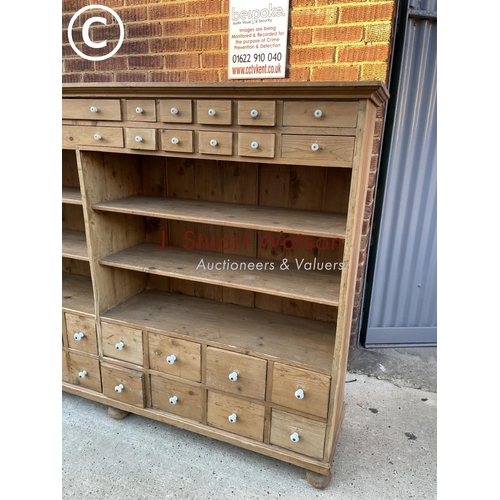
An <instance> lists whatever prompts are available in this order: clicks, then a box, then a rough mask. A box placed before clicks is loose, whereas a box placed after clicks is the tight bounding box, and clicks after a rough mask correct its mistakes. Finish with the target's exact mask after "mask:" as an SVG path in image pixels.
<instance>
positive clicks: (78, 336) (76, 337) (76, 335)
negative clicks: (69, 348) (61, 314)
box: [73, 332, 85, 340]
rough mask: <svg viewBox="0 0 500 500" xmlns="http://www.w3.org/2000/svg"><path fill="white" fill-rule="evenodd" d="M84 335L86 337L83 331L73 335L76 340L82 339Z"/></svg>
mask: <svg viewBox="0 0 500 500" xmlns="http://www.w3.org/2000/svg"><path fill="white" fill-rule="evenodd" d="M83 337H85V334H84V333H83V332H78V333H75V334H74V335H73V338H74V339H75V340H82V339H83Z"/></svg>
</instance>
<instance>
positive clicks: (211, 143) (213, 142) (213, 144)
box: [210, 139, 219, 147]
mask: <svg viewBox="0 0 500 500" xmlns="http://www.w3.org/2000/svg"><path fill="white" fill-rule="evenodd" d="M217 144H219V143H218V142H217V141H216V140H215V139H212V140H211V141H210V146H212V147H215V146H217Z"/></svg>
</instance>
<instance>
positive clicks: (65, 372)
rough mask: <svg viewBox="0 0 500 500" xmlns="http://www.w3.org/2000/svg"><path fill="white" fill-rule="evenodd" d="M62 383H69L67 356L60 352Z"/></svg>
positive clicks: (65, 353)
mask: <svg viewBox="0 0 500 500" xmlns="http://www.w3.org/2000/svg"><path fill="white" fill-rule="evenodd" d="M62 381H63V382H69V354H68V353H67V352H66V351H64V350H63V352H62Z"/></svg>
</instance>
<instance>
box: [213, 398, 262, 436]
mask: <svg viewBox="0 0 500 500" xmlns="http://www.w3.org/2000/svg"><path fill="white" fill-rule="evenodd" d="M264 415H265V407H264V405H262V404H260V403H250V402H249V401H245V400H242V399H239V398H236V397H234V396H228V395H226V394H218V393H215V392H210V391H209V392H208V408H207V424H208V425H211V426H212V427H217V428H218V429H222V430H224V431H228V432H232V433H234V434H239V435H240V436H245V437H247V438H250V439H255V440H256V441H263V439H264V422H265V418H264Z"/></svg>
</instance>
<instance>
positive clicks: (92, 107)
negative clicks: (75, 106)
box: [90, 106, 99, 113]
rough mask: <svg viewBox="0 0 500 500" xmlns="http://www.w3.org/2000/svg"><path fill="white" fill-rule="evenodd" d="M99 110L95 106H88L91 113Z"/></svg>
mask: <svg viewBox="0 0 500 500" xmlns="http://www.w3.org/2000/svg"><path fill="white" fill-rule="evenodd" d="M98 111H99V110H98V109H97V108H96V107H95V106H90V112H91V113H97V112H98Z"/></svg>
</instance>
